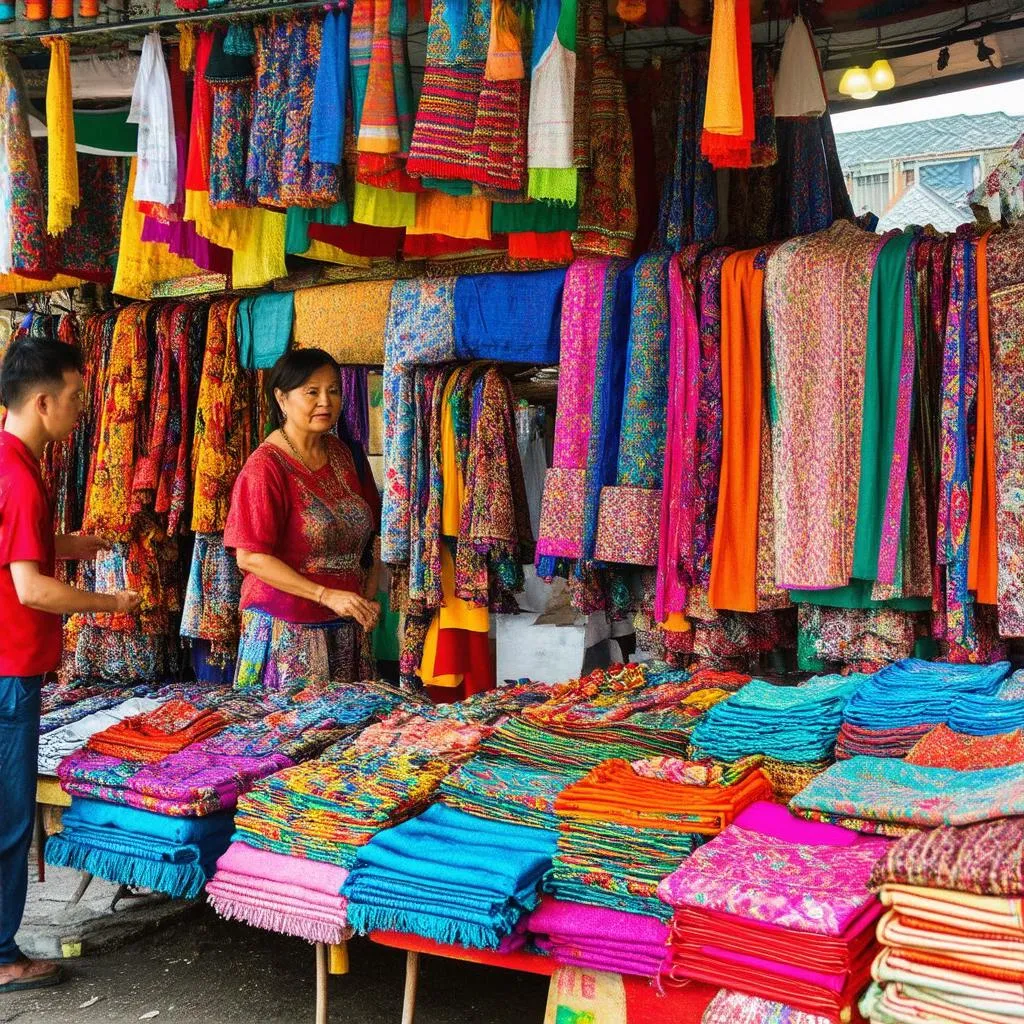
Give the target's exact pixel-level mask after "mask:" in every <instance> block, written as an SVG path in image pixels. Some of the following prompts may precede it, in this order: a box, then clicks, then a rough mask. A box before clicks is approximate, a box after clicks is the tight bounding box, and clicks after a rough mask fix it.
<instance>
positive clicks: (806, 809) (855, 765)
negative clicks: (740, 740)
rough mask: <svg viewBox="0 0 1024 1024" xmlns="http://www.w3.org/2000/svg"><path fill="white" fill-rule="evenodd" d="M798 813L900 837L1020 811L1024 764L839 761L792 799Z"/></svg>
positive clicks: (885, 759)
mask: <svg viewBox="0 0 1024 1024" xmlns="http://www.w3.org/2000/svg"><path fill="white" fill-rule="evenodd" d="M790 806H791V807H792V808H793V810H794V811H796V813H797V814H800V815H801V816H803V817H805V818H808V819H811V820H814V821H825V822H834V823H835V824H838V825H842V826H844V827H845V828H850V829H855V830H856V831H858V832H875V833H878V834H879V835H889V836H902V835H907V834H908V833H911V832H916V831H919V830H920V829H927V828H936V827H937V826H939V825H971V824H974V823H975V822H979V821H988V820H990V819H992V818H999V817H1011V816H1014V815H1021V814H1024V764H1012V765H1009V766H1008V767H1005V768H979V769H976V770H973V771H961V770H958V769H956V768H927V767H922V766H921V765H917V764H909V763H907V762H906V761H897V760H896V759H895V758H888V757H854V758H851V759H850V760H849V761H838V762H836V764H834V765H832V767H831V768H829V769H828V771H826V772H823V773H822V774H821V775H819V776H818V777H817V778H816V779H814V781H813V782H811V784H810V785H809V786H808V787H807V788H806V789H805V790H803V791H802V792H800V793H797V795H796V796H795V797H793V799H792V800H791V801H790Z"/></svg>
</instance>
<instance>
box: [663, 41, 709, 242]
mask: <svg viewBox="0 0 1024 1024" xmlns="http://www.w3.org/2000/svg"><path fill="white" fill-rule="evenodd" d="M706 93H707V54H706V53H703V52H701V53H690V54H685V55H684V56H683V58H682V60H681V61H680V63H679V109H678V111H677V112H676V133H675V157H674V161H673V165H672V170H671V173H670V176H669V177H668V178H667V180H666V181H665V184H664V186H663V188H662V192H661V209H660V212H659V215H658V236H659V238H661V240H662V242H663V243H664V244H665V245H667V246H668V247H669V248H670V249H675V250H676V251H677V252H678V251H679V250H680V249H681V248H682V247H683V246H684V245H686V244H687V243H689V242H691V241H694V242H704V241H708V240H709V239H711V238H713V237H714V235H715V231H716V229H717V225H718V188H717V185H716V183H715V171H714V168H713V167H712V166H711V164H710V163H708V161H707V159H706V158H705V157H704V156H703V155H702V154H701V152H700V147H699V146H698V144H697V139H698V136H699V123H700V118H701V116H702V114H703V110H704V103H705V97H706Z"/></svg>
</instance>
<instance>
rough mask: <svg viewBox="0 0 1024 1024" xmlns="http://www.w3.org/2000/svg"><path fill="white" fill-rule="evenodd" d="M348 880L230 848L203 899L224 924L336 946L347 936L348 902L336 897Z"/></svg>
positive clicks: (323, 868)
mask: <svg viewBox="0 0 1024 1024" xmlns="http://www.w3.org/2000/svg"><path fill="white" fill-rule="evenodd" d="M347 877H348V872H347V871H346V870H345V869H344V868H336V867H333V866H332V865H330V864H318V863H316V862H315V861H308V860H301V859H299V858H298V857H283V856H281V855H280V854H277V853H268V852H266V851H265V850H254V849H253V848H252V847H251V846H246V844H245V843H232V844H231V845H230V846H229V847H228V848H227V851H226V852H225V853H224V854H223V856H221V857H220V859H219V860H218V861H217V873H216V875H214V876H213V878H211V879H210V881H209V882H207V884H206V898H207V901H208V902H209V904H210V905H211V906H212V907H213V909H214V910H216V911H217V913H218V914H220V916H221V917H223V918H225V919H226V920H228V921H244V922H245V923H246V924H249V925H252V926H253V927H254V928H264V929H266V930H267V931H272V932H279V933H280V934H282V935H294V936H296V937H297V938H300V939H305V940H306V941H307V942H330V943H339V942H342V941H344V940H345V938H347V937H348V934H349V932H348V929H347V927H346V916H345V907H346V905H347V900H346V899H345V897H344V896H342V895H340V893H341V887H342V885H344V883H345V879H346V878H347Z"/></svg>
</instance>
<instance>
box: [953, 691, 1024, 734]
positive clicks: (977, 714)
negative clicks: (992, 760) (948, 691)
mask: <svg viewBox="0 0 1024 1024" xmlns="http://www.w3.org/2000/svg"><path fill="white" fill-rule="evenodd" d="M946 724H947V725H949V727H950V728H951V729H953V730H954V731H956V732H963V733H968V734H969V735H971V736H996V735H998V734H999V733H1005V732H1013V731H1014V730H1016V729H1021V728H1024V700H1021V699H1020V698H1017V699H1015V700H1013V699H1009V700H1008V699H1007V698H1005V697H1004V696H1003V695H1002V693H998V694H996V695H995V696H993V697H989V696H985V695H983V694H976V693H965V694H963V695H961V696H960V697H957V699H956V700H955V701H954V702H953V707H952V708H951V709H950V712H949V718H948V720H947V723H946Z"/></svg>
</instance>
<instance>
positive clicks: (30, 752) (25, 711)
mask: <svg viewBox="0 0 1024 1024" xmlns="http://www.w3.org/2000/svg"><path fill="white" fill-rule="evenodd" d="M41 683H42V676H0V964H10V963H14V962H15V961H16V960H17V959H18V958H19V957H20V956H21V950H19V949H18V946H17V944H16V943H15V941H14V936H15V935H16V934H17V932H18V928H19V927H20V926H21V916H22V914H24V912H25V896H26V894H27V893H28V851H29V847H30V846H31V845H32V825H33V822H34V820H35V810H36V757H37V755H38V752H39V687H40V684H41Z"/></svg>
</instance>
